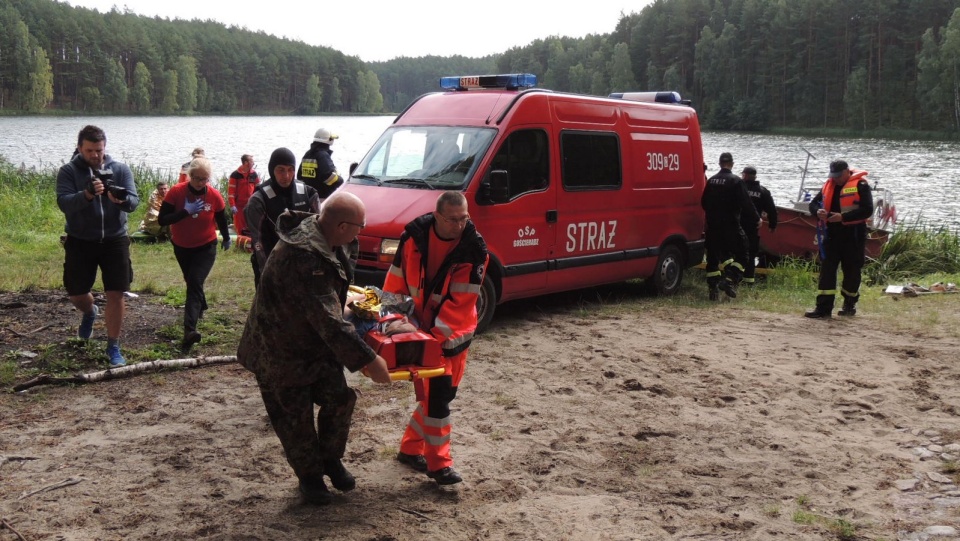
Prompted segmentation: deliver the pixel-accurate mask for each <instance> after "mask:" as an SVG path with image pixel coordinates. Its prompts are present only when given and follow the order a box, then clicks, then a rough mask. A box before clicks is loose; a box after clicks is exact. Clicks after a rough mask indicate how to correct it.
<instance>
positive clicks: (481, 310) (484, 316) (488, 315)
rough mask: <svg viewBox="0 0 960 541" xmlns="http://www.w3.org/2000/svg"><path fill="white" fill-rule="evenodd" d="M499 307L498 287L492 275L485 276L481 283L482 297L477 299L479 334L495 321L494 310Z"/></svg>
mask: <svg viewBox="0 0 960 541" xmlns="http://www.w3.org/2000/svg"><path fill="white" fill-rule="evenodd" d="M496 307H497V287H496V286H495V285H493V280H491V279H490V276H489V275H488V276H484V277H483V283H482V284H480V297H479V298H478V299H477V334H480V333H482V332H483V331H485V330H487V327H489V326H490V322H491V321H493V311H494V309H496Z"/></svg>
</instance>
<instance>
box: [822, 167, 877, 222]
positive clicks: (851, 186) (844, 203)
mask: <svg viewBox="0 0 960 541" xmlns="http://www.w3.org/2000/svg"><path fill="white" fill-rule="evenodd" d="M866 178H867V172H866V171H858V170H856V169H851V170H850V178H849V179H847V182H846V184H844V185H843V187H842V188H840V214H841V216H842V215H843V214H846V213H847V212H850V211H852V210H857V209H858V208H860V190H858V189H857V184H859V183H860V181H861V180H865V179H866ZM834 186H836V183H835V182H834V181H833V179H830V178H828V179H827V182H826V183H825V184H824V185H823V188H822V189H821V190H820V191H821V192H822V193H823V207H824V208H826V209H828V210H829V207H830V205H831V204H832V202H833V187H834ZM868 219H869V217H868V218H863V219H861V220H852V221H850V220H847V219H846V218H844V219H843V222H842V223H843V225H855V224H862V223H866V222H867V220H868Z"/></svg>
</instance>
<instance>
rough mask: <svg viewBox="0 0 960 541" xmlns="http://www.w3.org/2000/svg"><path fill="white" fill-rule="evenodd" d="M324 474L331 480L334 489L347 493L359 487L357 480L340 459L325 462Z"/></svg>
mask: <svg viewBox="0 0 960 541" xmlns="http://www.w3.org/2000/svg"><path fill="white" fill-rule="evenodd" d="M323 474H324V475H326V476H327V477H329V478H330V483H331V484H332V485H333V488H335V489H337V490H339V491H342V492H347V491H350V490H353V489H354V488H356V486H357V480H356V479H354V477H353V475H352V474H351V473H350V472H348V471H347V469H346V468H344V467H343V463H342V462H340V459H339V458H331V459H329V460H324V461H323Z"/></svg>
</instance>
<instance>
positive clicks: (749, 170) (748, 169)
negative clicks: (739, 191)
mask: <svg viewBox="0 0 960 541" xmlns="http://www.w3.org/2000/svg"><path fill="white" fill-rule="evenodd" d="M743 174H744V175H754V176H756V174H757V169H756V168H755V167H753V166H752V165H748V166H746V167H744V168H743Z"/></svg>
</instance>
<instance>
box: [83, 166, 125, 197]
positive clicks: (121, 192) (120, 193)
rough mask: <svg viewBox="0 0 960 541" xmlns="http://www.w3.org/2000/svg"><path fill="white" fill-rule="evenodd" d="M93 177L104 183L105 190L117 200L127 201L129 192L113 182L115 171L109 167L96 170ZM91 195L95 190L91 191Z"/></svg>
mask: <svg viewBox="0 0 960 541" xmlns="http://www.w3.org/2000/svg"><path fill="white" fill-rule="evenodd" d="M93 176H94V177H96V178H97V179H98V180H99V181H100V182H102V183H103V189H104V190H106V191H107V192H109V193H110V194H111V195H113V196H114V197H115V198H117V199H126V198H127V194H129V192H128V191H127V189H126V188H124V187H123V186H120V185H119V184H117V183H116V182H114V181H113V170H112V169H110V168H109V167H104V168H103V169H95V170H94V171H93ZM90 191H91V193H92V192H93V190H90Z"/></svg>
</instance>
